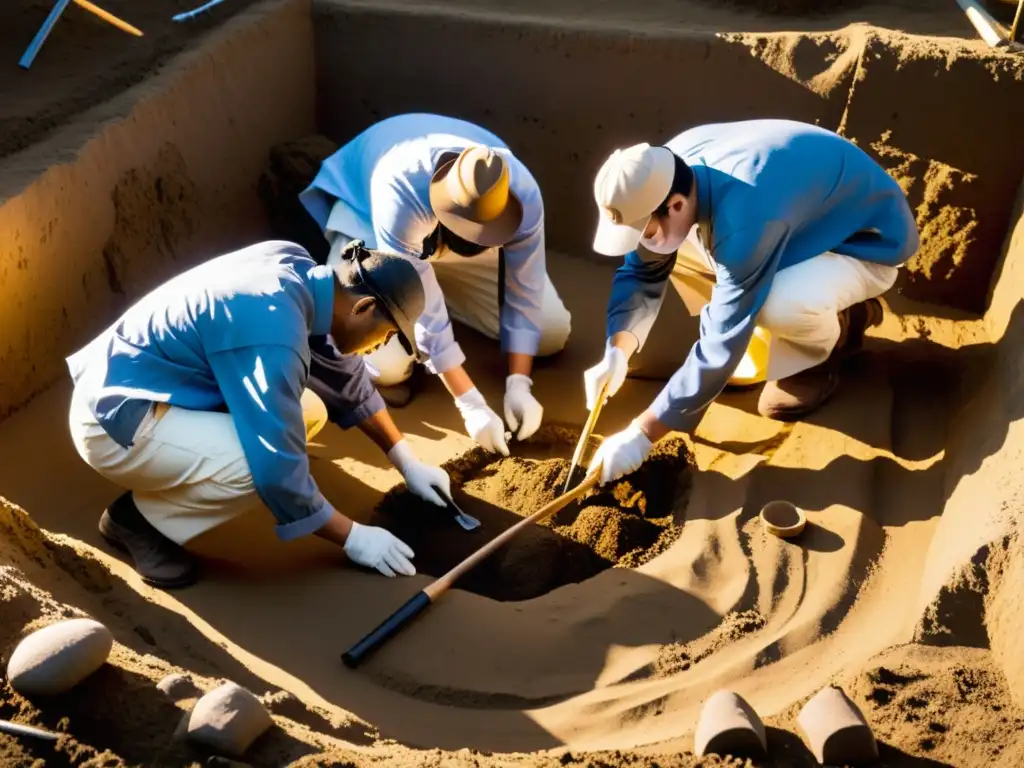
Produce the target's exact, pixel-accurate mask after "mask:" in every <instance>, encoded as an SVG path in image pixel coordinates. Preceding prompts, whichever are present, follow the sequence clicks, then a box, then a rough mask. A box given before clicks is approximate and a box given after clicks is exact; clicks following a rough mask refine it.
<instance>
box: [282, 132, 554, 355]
mask: <svg viewBox="0 0 1024 768" xmlns="http://www.w3.org/2000/svg"><path fill="white" fill-rule="evenodd" d="M475 145H484V146H488V147H490V148H491V149H493V150H494V151H495V152H497V153H498V154H500V155H501V156H502V157H503V158H504V159H505V161H506V163H507V164H508V170H509V186H510V190H511V192H512V194H513V195H515V196H516V197H517V198H518V199H519V201H520V202H521V203H522V206H523V220H522V223H521V224H520V225H519V229H518V230H517V231H516V233H515V235H514V236H513V237H512V239H511V240H510V241H509V242H508V243H506V244H505V245H504V253H505V300H504V304H503V305H502V307H501V318H500V321H501V323H500V325H501V334H500V338H501V346H502V349H503V350H504V351H505V352H519V353H523V354H528V355H535V354H536V353H537V348H538V345H539V343H540V307H541V295H542V292H543V288H544V277H545V274H546V264H545V252H544V203H543V200H542V198H541V194H540V188H539V187H538V186H537V182H536V181H535V180H534V178H533V176H532V175H531V174H530V172H529V170H527V168H526V166H525V165H523V164H522V163H521V162H520V161H519V160H518V159H516V158H515V157H514V156H513V155H512V153H511V151H510V150H509V149H508V147H507V146H506V145H505V143H504V142H503V141H502V140H501V139H499V138H498V137H497V136H495V135H494V134H493V133H491V132H490V131H487V130H485V129H483V128H480V127H479V126H476V125H473V124H472V123H468V122H466V121H464V120H457V119H455V118H450V117H443V116H441V115H431V114H408V115H398V116H396V117H391V118H388V119H386V120H383V121H381V122H379V123H376V124H375V125H373V126H371V127H370V128H368V129H366V130H365V131H363V132H362V133H361V134H359V135H358V136H356V137H355V138H354V139H352V141H350V142H349V143H348V144H346V145H345V146H343V147H342V148H341V149H339V150H338V151H337V152H335V153H334V154H333V155H331V156H330V157H329V158H327V159H326V160H325V161H324V162H323V164H322V165H321V167H320V171H319V173H318V174H317V176H316V178H315V179H314V180H313V183H312V184H310V186H309V187H308V188H307V189H306V190H304V191H303V192H302V194H301V195H300V196H299V199H300V200H301V201H302V204H303V205H304V206H305V208H306V210H307V211H309V213H310V215H311V216H312V217H313V218H314V219H315V220H316V222H317V224H318V225H319V226H320V228H321V229H322V230H326V229H327V228H328V221H329V219H330V218H331V211H332V208H334V207H335V205H336V203H338V202H339V201H340V202H342V203H344V206H342V207H343V208H344V209H345V212H346V214H347V215H346V217H345V218H346V228H345V229H344V230H338V231H340V232H342V233H343V234H345V235H348V236H349V237H354V238H358V239H361V240H364V241H365V242H366V245H367V247H370V248H377V249H380V250H383V251H388V252H391V253H397V254H400V255H402V256H406V257H408V258H409V259H410V260H412V262H413V264H414V265H416V267H417V271H418V272H419V273H420V278H421V279H422V280H423V287H424V290H425V293H426V306H425V308H424V311H423V314H422V315H420V318H419V320H418V321H417V323H416V329H415V332H416V344H417V346H418V347H419V349H420V351H421V352H422V353H423V354H424V355H425V356H426V358H427V368H428V369H429V370H430V371H431V372H432V373H443V372H444V371H447V370H449V369H451V368H454V367H456V366H458V365H461V364H462V363H463V362H464V361H465V359H466V356H465V354H464V353H463V352H462V349H461V347H460V346H459V345H458V344H457V343H456V342H455V338H454V335H453V333H452V325H451V320H450V319H449V317H448V311H447V309H446V308H445V303H444V295H443V294H442V292H441V289H440V287H439V286H438V284H437V279H436V277H435V276H434V271H433V269H432V268H431V267H430V265H429V263H428V262H427V261H426V260H423V259H422V254H423V241H424V239H425V238H427V237H428V236H429V235H430V234H431V233H432V232H433V231H434V229H435V228H436V227H437V223H438V222H437V217H436V216H435V215H434V212H433V210H432V209H431V207H430V179H431V177H432V176H433V174H434V170H435V167H436V164H437V161H438V159H439V158H440V157H441V155H443V154H444V153H446V152H456V153H458V152H461V151H462V150H463V149H465V148H467V147H470V146H475ZM332 228H334V227H333V226H332ZM349 229H351V230H355V231H348V230H349Z"/></svg>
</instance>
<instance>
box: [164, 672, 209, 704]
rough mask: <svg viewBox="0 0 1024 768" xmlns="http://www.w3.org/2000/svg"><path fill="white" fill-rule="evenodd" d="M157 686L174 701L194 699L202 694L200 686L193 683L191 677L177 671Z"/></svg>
mask: <svg viewBox="0 0 1024 768" xmlns="http://www.w3.org/2000/svg"><path fill="white" fill-rule="evenodd" d="M156 687H157V690H158V691H160V692H161V693H165V694H167V696H168V697H169V698H170V699H171V700H172V701H181V700H182V699H194V698H195V697H197V696H199V695H201V694H202V691H201V690H200V689H199V686H197V685H196V684H195V683H193V682H192V680H191V679H190V678H188V677H187V676H186V675H181V674H178V673H176V672H175V673H173V674H170V675H168V676H167V677H165V678H164V679H163V680H161V681H160V682H159V683H157V684H156Z"/></svg>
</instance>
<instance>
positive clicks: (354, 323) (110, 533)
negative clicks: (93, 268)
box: [67, 241, 450, 588]
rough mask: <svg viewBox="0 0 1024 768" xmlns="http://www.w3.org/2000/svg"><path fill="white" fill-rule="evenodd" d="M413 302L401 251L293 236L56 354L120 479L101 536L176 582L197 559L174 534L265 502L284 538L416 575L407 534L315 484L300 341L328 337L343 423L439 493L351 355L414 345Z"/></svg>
mask: <svg viewBox="0 0 1024 768" xmlns="http://www.w3.org/2000/svg"><path fill="white" fill-rule="evenodd" d="M423 305H424V294H423V286H422V283H421V281H420V279H419V276H418V274H417V273H416V270H415V269H413V268H412V267H411V266H410V265H409V264H408V262H406V261H405V260H404V259H401V258H399V257H397V256H392V255H388V254H381V253H374V252H370V251H368V250H366V249H365V248H363V247H362V244H361V243H358V242H356V243H352V244H351V245H350V246H349V248H348V249H346V251H345V252H344V253H343V254H342V258H341V260H340V261H339V263H338V264H337V265H336V266H334V267H327V266H317V265H316V264H315V262H314V261H313V260H312V259H311V258H310V257H309V255H308V254H307V253H306V251H305V250H304V249H302V248H301V247H299V246H297V245H295V244H293V243H288V242H282V241H271V242H265V243H259V244H257V245H254V246H251V247H249V248H244V249H242V250H239V251H235V252H233V253H229V254H226V255H223V256H220V257H218V258H215V259H212V260H210V261H207V262H205V263H203V264H200V265H198V266H196V267H194V268H193V269H190V270H188V271H187V272H184V273H183V274H180V275H178V276H177V277H175V278H173V279H171V280H169V281H168V282H166V283H164V284H163V285H161V286H160V287H158V288H156V289H155V290H154V291H152V292H151V293H150V294H148V295H147V296H145V297H144V298H142V299H141V300H139V301H138V302H137V303H136V304H135V305H133V306H132V307H131V308H129V309H128V310H127V311H126V312H125V313H124V314H123V315H122V316H121V317H120V318H119V319H118V320H117V321H116V322H115V323H114V324H113V325H111V326H110V327H109V328H107V329H106V330H104V331H103V332H102V333H100V334H99V335H98V336H97V337H96V338H95V339H94V340H93V341H92V342H90V343H89V344H87V345H86V346H85V347H83V348H82V349H80V350H79V351H77V352H75V353H74V354H73V355H71V356H70V357H69V358H68V361H67V362H68V368H69V370H70V372H71V376H72V379H73V380H74V393H73V395H72V402H71V408H70V414H69V426H70V430H71V435H72V439H73V441H74V444H75V447H76V448H77V450H78V452H79V454H80V455H81V456H82V458H83V459H84V460H85V461H86V463H88V464H89V465H90V466H91V467H93V468H94V469H95V470H96V471H98V472H99V473H100V474H102V475H104V476H105V477H107V478H108V479H110V480H112V481H113V482H115V483H117V484H119V485H121V486H122V487H126V488H127V489H128V491H127V492H126V493H124V494H123V495H122V496H121V497H119V498H118V499H117V500H116V501H115V502H114V503H113V504H112V505H111V506H110V507H109V508H108V509H107V510H106V511H105V512H104V513H103V514H102V516H101V518H100V532H101V534H102V535H103V536H104V537H105V538H106V539H107V540H108V541H110V542H111V543H112V544H114V545H115V546H117V547H119V548H121V549H124V550H126V551H127V552H128V553H129V554H130V555H131V557H132V559H133V560H134V563H135V568H136V570H137V571H138V573H139V574H140V575H141V577H142V578H143V579H144V580H145V581H146V582H147V583H149V584H152V585H154V586H158V587H162V588H173V587H182V586H187V585H188V584H191V583H192V582H194V581H195V579H196V577H197V568H196V564H195V561H194V560H193V558H192V557H191V555H190V554H189V553H188V552H187V551H186V550H185V549H184V548H183V546H182V545H184V544H185V543H187V542H188V541H190V540H191V539H193V538H195V537H196V536H198V535H200V534H201V533H204V532H205V531H207V530H209V529H211V528H213V527H214V526H217V525H220V524H221V523H223V522H225V521H227V520H229V519H231V518H233V517H236V516H238V515H240V514H243V513H244V512H247V511H249V510H251V509H253V508H254V507H257V506H258V504H259V502H260V501H262V502H263V504H265V505H266V507H267V508H268V509H269V510H270V512H271V513H272V514H273V516H274V517H275V518H276V520H277V533H278V535H279V536H280V537H281V538H282V539H284V540H290V539H294V538H297V537H299V536H305V535H308V534H313V533H315V534H316V535H318V536H320V537H322V538H324V539H326V540H328V541H331V542H334V543H336V544H338V545H341V546H343V547H344V549H345V552H346V553H347V554H348V555H349V557H350V559H352V560H353V561H354V562H356V563H359V564H361V565H364V566H367V567H371V568H376V569H377V570H378V571H380V572H381V573H383V574H385V575H387V576H393V575H395V574H396V573H400V574H406V575H409V574H412V573H415V569H414V568H413V566H412V563H411V562H410V558H412V557H413V552H412V551H411V550H410V549H409V547H408V546H406V545H405V544H404V543H403V542H401V541H399V540H398V539H397V538H395V537H394V536H393V535H391V534H390V533H389V532H387V531H386V530H384V529H381V528H376V527H372V526H364V525H360V524H359V523H356V522H354V521H352V520H350V519H349V518H348V517H346V516H345V515H344V514H343V513H342V512H341V511H339V510H338V509H337V508H336V507H335V506H334V505H333V504H332V503H331V502H330V501H328V500H327V499H326V498H325V497H324V496H323V494H322V493H321V492H320V491H319V490H318V488H317V485H316V482H315V481H314V480H313V478H312V476H311V475H310V471H309V459H308V457H307V454H306V442H307V440H308V439H309V437H311V436H312V435H313V434H315V433H316V431H318V430H319V429H320V428H321V427H322V426H323V425H324V424H325V423H326V421H327V407H326V406H325V405H324V403H323V401H322V400H321V399H320V398H319V397H317V395H316V394H315V390H316V389H317V387H318V386H319V385H318V384H317V382H316V381H315V380H313V379H310V376H309V371H310V361H311V353H310V339H321V340H322V339H325V338H326V339H329V342H330V343H329V344H326V343H325V342H321V343H320V344H319V346H320V348H321V349H325V348H330V349H333V350H335V353H334V354H335V363H336V367H337V373H338V376H337V377H336V382H337V381H344V382H345V383H344V385H343V386H342V387H341V389H342V390H344V391H343V392H342V393H341V395H340V396H343V397H344V399H345V401H346V402H347V403H348V410H349V412H350V415H349V417H348V418H347V419H342V420H341V421H342V422H343V423H342V426H351V425H358V426H359V427H360V429H361V430H362V431H363V432H364V433H366V434H367V435H368V436H369V437H370V438H371V439H373V440H374V441H375V442H376V443H377V444H378V445H379V446H380V447H381V448H382V449H383V450H385V451H387V453H388V456H389V458H391V460H392V461H393V462H394V463H395V465H396V466H397V467H398V469H399V470H400V471H401V472H402V474H403V476H404V478H405V480H406V483H407V484H408V485H409V488H410V489H411V490H412V491H413V492H415V493H418V494H419V495H420V496H422V497H423V498H426V499H427V500H429V501H432V502H433V503H435V504H438V505H444V504H445V500H444V498H442V496H445V497H448V496H450V488H449V481H448V476H447V475H446V474H445V472H444V471H443V470H441V469H440V468H437V467H432V466H429V465H426V464H424V463H423V462H420V461H419V460H418V459H417V458H416V456H415V455H414V453H413V452H412V450H411V448H410V447H409V445H408V443H407V442H406V441H405V440H404V439H403V438H402V435H401V433H400V432H398V430H397V428H396V427H395V425H394V423H393V422H392V421H391V418H390V416H389V415H388V413H387V410H386V409H385V408H384V403H383V401H382V400H381V398H380V396H379V395H378V394H377V393H376V391H375V390H374V388H373V385H372V383H371V382H370V381H369V378H368V376H367V374H366V371H365V369H364V367H363V364H362V361H361V358H360V357H359V356H358V355H359V354H362V353H366V352H369V351H371V350H372V349H374V348H377V347H378V346H380V345H381V344H383V343H385V342H386V341H387V340H389V339H390V338H392V337H398V338H399V339H401V340H402V343H404V344H406V345H408V346H409V348H410V349H411V348H412V335H413V323H414V321H415V319H416V317H418V315H419V313H420V312H421V311H422V309H423ZM335 386H337V384H336V385H335ZM336 394H337V393H336ZM340 396H339V397H340ZM339 402H340V401H339V400H338V399H337V398H336V401H335V405H336V407H340V406H338V403H339Z"/></svg>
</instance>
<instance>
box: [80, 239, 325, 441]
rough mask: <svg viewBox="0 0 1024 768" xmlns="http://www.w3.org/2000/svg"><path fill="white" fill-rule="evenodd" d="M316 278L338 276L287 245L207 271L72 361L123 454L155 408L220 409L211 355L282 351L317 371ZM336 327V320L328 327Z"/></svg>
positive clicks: (224, 259)
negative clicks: (312, 348) (313, 351)
mask: <svg viewBox="0 0 1024 768" xmlns="http://www.w3.org/2000/svg"><path fill="white" fill-rule="evenodd" d="M314 269H319V270H320V271H323V272H324V273H325V274H329V270H327V269H326V268H323V267H320V268H318V267H315V265H314V264H313V262H312V260H311V259H310V258H309V256H308V255H307V254H306V252H305V250H304V249H302V248H301V247H299V246H297V245H295V244H293V243H288V242H284V241H270V242H264V243H259V244H257V245H254V246H251V247H248V248H243V249H241V250H239V251H235V252H233V253H229V254H225V255H223V256H220V257H217V258H215V259H211V260H210V261H207V262H205V263H202V264H199V265H198V266H196V267H193V268H192V269H190V270H188V271H186V272H184V273H182V274H180V275H178V276H176V277H174V278H172V279H171V280H169V281H168V282H166V283H164V284H163V285H161V286H159V287H158V288H156V289H155V290H153V291H152V292H150V293H149V294H148V295H146V296H145V297H143V298H142V299H141V300H139V301H138V302H136V303H135V304H134V305H133V306H132V307H130V308H129V309H128V310H127V311H126V312H125V313H124V314H123V315H122V316H121V317H120V318H119V319H118V320H117V321H116V322H115V323H113V324H112V325H111V326H110V327H109V328H108V329H107V330H106V331H104V332H103V333H101V334H99V335H98V336H97V337H96V339H95V340H94V341H93V342H92V343H90V344H89V345H88V346H87V347H85V348H84V349H82V350H79V351H78V352H76V353H75V354H73V355H72V356H71V357H69V358H68V367H69V369H70V371H71V376H72V379H73V380H74V381H75V382H76V384H77V383H78V382H79V381H80V380H82V379H85V380H86V381H87V382H88V391H89V392H90V397H89V405H90V408H91V409H92V411H93V413H94V414H95V415H96V417H97V419H98V420H99V422H100V423H101V424H103V425H104V426H105V427H107V428H108V431H109V432H110V434H111V436H112V437H114V438H115V439H116V440H117V441H118V442H119V443H121V444H122V445H127V444H129V443H130V440H131V435H133V434H134V432H135V430H136V429H137V428H138V425H139V423H140V422H141V420H142V418H143V415H144V414H145V412H146V410H147V409H148V408H149V407H150V405H151V404H152V403H153V402H163V403H167V404H169V405H175V406H178V407H181V408H190V409H193V410H200V411H206V410H216V409H218V408H221V407H223V406H224V398H223V394H222V393H221V391H220V389H219V388H218V386H217V382H216V381H215V378H214V374H213V371H212V369H211V367H210V358H209V355H210V354H211V353H216V352H222V351H224V350H228V349H232V348H235V347H238V346H246V345H253V344H273V345H280V346H283V347H288V348H291V349H293V350H295V351H296V353H297V354H300V355H301V354H302V353H303V351H304V350H305V355H306V362H307V363H308V344H307V338H308V336H309V334H310V332H311V331H312V329H313V324H314V313H315V306H314V302H313V301H312V300H311V294H310V292H309V290H308V288H307V285H309V272H310V270H314ZM325 288H326V290H328V291H329V290H332V284H331V283H330V282H329V281H328V282H327V283H326V285H325ZM271 298H272V299H273V300H272V301H270V300H268V299H271ZM326 298H330V297H329V295H328V296H327V297H326ZM325 304H326V302H325ZM329 324H330V317H329V316H326V317H322V318H321V323H320V325H321V326H323V327H325V328H327V327H329ZM323 332H324V333H326V331H323Z"/></svg>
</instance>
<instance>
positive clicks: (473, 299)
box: [327, 231, 571, 387]
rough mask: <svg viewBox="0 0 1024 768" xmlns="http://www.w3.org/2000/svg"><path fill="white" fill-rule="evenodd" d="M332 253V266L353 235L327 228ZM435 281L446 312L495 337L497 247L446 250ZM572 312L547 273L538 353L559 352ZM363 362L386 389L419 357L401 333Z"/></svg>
mask: <svg viewBox="0 0 1024 768" xmlns="http://www.w3.org/2000/svg"><path fill="white" fill-rule="evenodd" d="M328 237H331V238H333V239H332V241H331V251H330V255H329V256H328V258H327V262H328V263H329V264H332V263H335V262H336V261H338V260H339V259H340V254H341V249H342V248H344V246H345V245H346V244H348V243H349V242H350V241H351V240H352V239H353V238H352V237H349V236H348V235H344V234H341V233H335V232H330V231H329V232H328ZM430 266H431V267H432V268H433V270H434V274H435V275H436V276H437V283H438V285H439V286H440V287H441V292H442V293H444V303H445V306H446V307H447V309H448V316H449V317H450V318H451V319H452V320H456V321H458V322H460V323H462V324H463V325H467V326H469V327H470V328H472V329H473V330H475V331H478V332H480V333H482V334H483V335H484V336H486V337H488V338H490V339H494V340H497V339H498V338H499V334H500V331H501V322H500V316H499V312H498V249H497V248H491V249H490V250H487V251H484V252H483V253H481V254H480V255H479V256H473V257H472V258H465V257H462V256H457V255H455V254H452V253H448V252H445V253H443V254H442V255H441V256H439V257H438V258H436V259H432V260H431V261H430ZM570 320H571V316H570V315H569V310H567V309H566V308H565V305H564V304H563V303H562V299H561V298H560V297H559V296H558V291H557V290H556V289H555V286H554V284H553V283H552V282H551V278H550V277H548V276H547V275H545V276H544V292H543V294H542V295H541V329H540V346H539V347H538V349H537V357H546V356H547V355H553V354H555V353H556V352H560V351H561V350H562V349H564V348H565V344H566V342H567V341H568V340H569V329H570ZM363 360H364V361H365V363H366V369H367V371H369V373H370V378H371V379H372V380H373V381H374V382H375V383H376V384H379V385H381V386H384V387H389V386H393V385H395V384H400V383H401V382H403V381H406V380H407V379H408V378H409V377H410V376H412V372H413V366H414V365H415V358H414V357H413V356H412V355H410V354H409V353H408V352H406V351H405V348H404V347H403V346H402V343H401V341H400V340H399V339H398V337H397V336H393V337H392V338H391V340H390V341H389V342H388V343H387V344H385V345H384V346H383V347H381V348H380V349H378V350H375V351H374V352H372V353H370V354H369V355H366V356H365V357H364V358H363Z"/></svg>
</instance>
